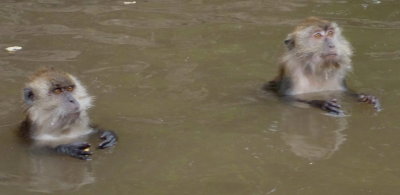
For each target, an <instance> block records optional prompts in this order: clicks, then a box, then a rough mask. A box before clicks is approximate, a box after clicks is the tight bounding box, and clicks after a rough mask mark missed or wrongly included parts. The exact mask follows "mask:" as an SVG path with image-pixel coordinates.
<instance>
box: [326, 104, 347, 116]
mask: <svg viewBox="0 0 400 195" xmlns="http://www.w3.org/2000/svg"><path fill="white" fill-rule="evenodd" d="M322 109H323V110H325V111H327V112H329V113H332V114H337V115H340V114H343V111H342V110H341V109H340V105H338V104H333V103H327V104H325V105H324V106H323V107H322Z"/></svg>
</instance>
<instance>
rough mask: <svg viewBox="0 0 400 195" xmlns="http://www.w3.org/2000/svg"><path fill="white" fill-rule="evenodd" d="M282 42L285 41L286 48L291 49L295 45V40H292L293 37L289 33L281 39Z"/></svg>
mask: <svg viewBox="0 0 400 195" xmlns="http://www.w3.org/2000/svg"><path fill="white" fill-rule="evenodd" d="M283 43H285V45H286V47H287V48H288V50H292V49H293V48H294V46H295V42H294V37H293V35H292V34H289V35H288V36H287V37H286V39H285V41H283Z"/></svg>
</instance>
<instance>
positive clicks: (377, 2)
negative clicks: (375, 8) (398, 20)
mask: <svg viewBox="0 0 400 195" xmlns="http://www.w3.org/2000/svg"><path fill="white" fill-rule="evenodd" d="M372 3H373V4H381V3H382V2H381V1H379V0H372Z"/></svg>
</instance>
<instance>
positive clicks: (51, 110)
mask: <svg viewBox="0 0 400 195" xmlns="http://www.w3.org/2000/svg"><path fill="white" fill-rule="evenodd" d="M24 101H25V104H26V105H27V107H28V109H27V112H28V115H29V116H30V117H31V119H32V120H35V119H42V120H43V121H42V122H44V121H47V122H48V123H50V124H51V126H54V127H62V126H65V125H68V124H71V123H73V122H75V120H76V119H78V118H79V117H80V116H81V115H82V114H86V113H85V112H86V110H87V109H88V108H89V107H90V106H91V97H90V96H88V94H87V92H86V90H85V88H84V87H83V86H82V85H81V84H80V82H79V81H78V80H77V79H76V78H75V77H73V76H71V75H69V74H66V73H63V72H57V71H54V70H47V71H43V72H41V73H40V74H38V75H35V76H34V77H33V78H32V81H31V82H29V83H28V84H27V87H26V88H25V89H24ZM54 121H55V122H54ZM55 123H57V124H55Z"/></svg>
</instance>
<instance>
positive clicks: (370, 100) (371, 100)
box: [343, 81, 382, 112]
mask: <svg viewBox="0 0 400 195" xmlns="http://www.w3.org/2000/svg"><path fill="white" fill-rule="evenodd" d="M343 85H344V87H345V88H346V95H348V96H350V97H353V98H355V99H356V100H357V101H359V102H365V103H367V104H371V105H373V106H374V109H375V110H376V111H378V112H379V111H381V110H382V107H381V103H380V101H379V99H378V98H377V97H376V96H373V95H368V94H364V93H357V92H355V91H353V90H351V89H350V88H349V87H347V83H346V82H345V81H344V82H343Z"/></svg>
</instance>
